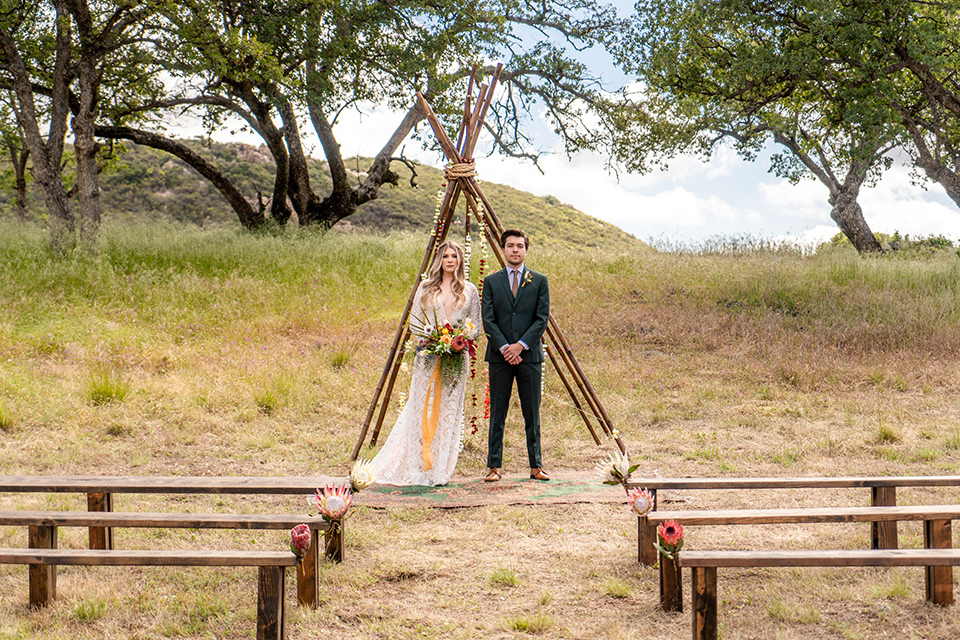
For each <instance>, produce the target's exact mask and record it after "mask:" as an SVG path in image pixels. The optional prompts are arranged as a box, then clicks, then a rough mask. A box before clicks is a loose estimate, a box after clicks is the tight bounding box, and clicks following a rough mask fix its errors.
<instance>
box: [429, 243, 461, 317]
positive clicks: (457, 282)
mask: <svg viewBox="0 0 960 640" xmlns="http://www.w3.org/2000/svg"><path fill="white" fill-rule="evenodd" d="M447 249H453V250H454V251H456V252H457V269H456V270H455V271H454V272H453V286H452V287H451V288H452V289H453V294H454V295H455V296H457V304H463V302H464V301H465V300H466V299H467V295H466V294H465V293H464V291H465V290H466V282H467V267H466V265H465V264H464V259H463V247H462V246H461V245H460V244H459V243H457V242H454V241H453V240H447V241H446V242H444V243H443V244H441V245H440V246H439V247H438V248H437V256H436V258H434V260H433V264H432V265H430V270H429V271H428V272H427V279H426V280H425V281H424V283H423V301H424V302H426V301H428V300H432V299H434V298H436V296H438V295H440V283H441V282H442V281H443V254H444V253H446V251H447Z"/></svg>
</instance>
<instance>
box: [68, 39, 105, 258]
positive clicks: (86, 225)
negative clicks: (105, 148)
mask: <svg viewBox="0 0 960 640" xmlns="http://www.w3.org/2000/svg"><path fill="white" fill-rule="evenodd" d="M87 55H89V54H87ZM78 79H79V84H80V110H79V111H78V112H77V114H76V115H75V116H74V117H73V134H74V143H73V146H74V150H75V151H76V154H77V201H78V202H79V205H80V242H81V244H82V245H83V247H84V248H86V249H92V248H93V247H95V246H96V242H97V237H98V235H99V233H100V186H99V183H98V179H97V173H98V172H97V152H98V150H99V148H100V145H99V144H98V143H97V140H96V137H95V136H94V131H95V128H96V121H97V111H98V109H97V103H98V93H99V89H98V87H97V84H98V79H97V69H96V67H95V65H94V63H93V61H92V60H90V59H88V58H81V60H80V64H79V74H78Z"/></svg>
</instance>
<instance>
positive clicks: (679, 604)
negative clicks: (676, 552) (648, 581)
mask: <svg viewBox="0 0 960 640" xmlns="http://www.w3.org/2000/svg"><path fill="white" fill-rule="evenodd" d="M660 607H661V608H663V610H664V611H683V579H682V576H681V574H680V563H679V562H678V561H677V560H675V559H674V558H668V557H667V556H665V555H662V554H661V555H660Z"/></svg>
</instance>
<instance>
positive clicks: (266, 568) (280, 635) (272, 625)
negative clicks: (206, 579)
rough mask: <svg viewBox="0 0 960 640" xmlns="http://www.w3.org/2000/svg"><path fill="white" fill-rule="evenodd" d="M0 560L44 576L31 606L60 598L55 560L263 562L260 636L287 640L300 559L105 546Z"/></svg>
mask: <svg viewBox="0 0 960 640" xmlns="http://www.w3.org/2000/svg"><path fill="white" fill-rule="evenodd" d="M0 564H26V565H30V570H31V578H32V577H33V575H34V573H36V574H38V575H40V574H43V575H44V576H45V579H44V580H41V581H37V582H33V581H32V580H31V584H30V605H31V606H44V605H47V604H49V603H50V602H52V601H53V600H54V599H55V598H56V590H57V582H56V573H55V572H54V571H53V569H55V567H56V566H57V565H84V566H116V565H127V566H177V567H180V566H193V567H250V566H253V567H259V578H258V581H257V640H283V639H285V638H286V633H285V630H284V584H285V569H286V567H292V566H294V565H296V564H297V557H296V556H295V555H294V554H292V553H290V552H289V551H127V550H124V551H115V550H103V549H0Z"/></svg>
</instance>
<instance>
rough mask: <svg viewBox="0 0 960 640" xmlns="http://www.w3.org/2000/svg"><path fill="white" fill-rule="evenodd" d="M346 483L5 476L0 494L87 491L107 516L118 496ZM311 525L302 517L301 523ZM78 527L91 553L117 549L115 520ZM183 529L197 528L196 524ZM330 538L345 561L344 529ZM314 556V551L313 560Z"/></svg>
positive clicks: (308, 588) (304, 491) (288, 490)
mask: <svg viewBox="0 0 960 640" xmlns="http://www.w3.org/2000/svg"><path fill="white" fill-rule="evenodd" d="M345 481H347V480H346V479H345V478H334V477H331V476H302V477H300V476H279V477H259V476H0V493H82V494H86V496H87V508H88V510H89V511H90V512H91V513H100V514H105V513H114V510H113V507H114V500H113V498H114V494H128V493H129V494H207V495H314V494H315V493H316V490H317V489H318V488H319V487H324V486H327V485H332V484H342V483H344V482H345ZM150 515H156V514H150ZM171 516H172V517H173V518H177V517H179V518H181V519H184V518H190V517H192V516H191V515H190V514H171ZM306 521H307V520H305V519H303V518H302V517H301V518H300V520H299V522H306ZM65 526H66V525H65ZM74 526H89V538H90V542H89V546H90V548H91V549H113V548H114V544H113V526H120V525H118V524H116V521H115V520H110V519H104V520H102V521H91V523H90V524H89V525H74ZM124 526H145V525H124ZM153 526H174V525H171V524H165V525H164V524H158V525H153ZM184 527H185V528H192V527H191V525H184ZM219 528H260V529H263V528H272V527H267V526H258V527H249V526H237V527H232V526H226V524H225V525H224V526H222V527H219ZM277 528H282V527H277ZM325 536H326V540H325V554H326V556H327V558H328V559H330V560H333V561H335V562H340V561H341V560H342V559H343V527H342V525H341V526H340V527H338V528H337V531H336V532H334V531H331V530H330V529H327V530H326V532H325ZM313 553H314V550H313V549H311V556H313ZM313 560H316V558H313ZM316 575H317V572H316V571H315V570H314V571H313V576H314V577H312V578H310V577H308V578H306V579H301V580H299V581H298V597H299V599H300V602H301V603H302V604H308V605H310V606H313V607H316V606H317V604H318V595H317V586H316V579H315V576H316Z"/></svg>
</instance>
